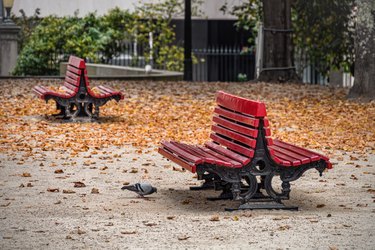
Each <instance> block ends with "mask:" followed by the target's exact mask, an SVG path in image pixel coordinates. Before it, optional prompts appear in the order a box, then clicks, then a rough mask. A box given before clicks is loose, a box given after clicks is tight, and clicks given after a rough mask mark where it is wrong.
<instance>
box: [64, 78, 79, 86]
mask: <svg viewBox="0 0 375 250" xmlns="http://www.w3.org/2000/svg"><path fill="white" fill-rule="evenodd" d="M65 82H68V83H70V84H71V85H75V86H77V87H78V86H79V84H80V78H78V79H76V80H74V79H72V78H70V77H69V76H65Z"/></svg>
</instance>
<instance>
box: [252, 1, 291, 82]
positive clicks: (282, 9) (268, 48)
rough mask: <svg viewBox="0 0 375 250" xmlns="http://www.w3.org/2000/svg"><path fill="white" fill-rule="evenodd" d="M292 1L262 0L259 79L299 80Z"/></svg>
mask: <svg viewBox="0 0 375 250" xmlns="http://www.w3.org/2000/svg"><path fill="white" fill-rule="evenodd" d="M291 1H292V0H262V3H263V25H264V42H263V62H262V69H261V72H260V75H259V78H258V80H259V81H265V82H287V81H289V82H290V81H298V76H297V74H296V70H295V68H294V67H293V66H294V60H293V44H292V30H291V29H292V28H291V26H292V25H291Z"/></svg>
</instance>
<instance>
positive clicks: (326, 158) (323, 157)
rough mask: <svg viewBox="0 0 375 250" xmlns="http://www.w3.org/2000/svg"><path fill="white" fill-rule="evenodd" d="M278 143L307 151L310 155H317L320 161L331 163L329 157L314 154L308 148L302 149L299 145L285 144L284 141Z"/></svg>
mask: <svg viewBox="0 0 375 250" xmlns="http://www.w3.org/2000/svg"><path fill="white" fill-rule="evenodd" d="M278 142H280V143H281V144H284V145H288V146H291V147H294V148H298V149H301V150H305V151H307V152H309V153H310V154H313V155H317V156H319V157H320V159H322V160H325V161H329V158H328V157H327V156H324V155H322V154H319V153H317V152H314V151H311V150H308V149H306V148H302V147H299V146H297V145H293V144H290V143H287V142H283V141H280V140H278Z"/></svg>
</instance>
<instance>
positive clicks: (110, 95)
mask: <svg viewBox="0 0 375 250" xmlns="http://www.w3.org/2000/svg"><path fill="white" fill-rule="evenodd" d="M61 89H62V90H63V91H64V93H62V92H57V91H54V90H51V89H49V88H47V87H44V86H35V87H34V88H33V90H34V92H35V93H36V94H37V95H38V97H39V98H41V99H43V100H45V101H46V102H48V101H49V100H51V99H52V100H54V101H55V102H56V108H57V110H60V113H59V114H57V115H58V116H62V117H63V118H68V119H70V120H73V121H74V120H75V119H76V118H78V117H81V118H89V119H97V118H98V117H99V107H101V106H103V105H104V104H106V103H107V102H108V101H110V100H116V101H117V102H118V101H120V100H122V99H124V95H123V94H122V93H121V92H119V91H116V90H113V89H111V88H110V87H106V86H102V85H101V86H98V87H97V89H98V93H96V92H94V91H93V90H92V89H91V88H90V84H89V80H88V77H87V70H86V63H85V61H84V60H83V59H81V58H79V57H75V56H70V57H69V61H68V64H67V71H66V75H65V79H64V83H63V86H62V87H61Z"/></svg>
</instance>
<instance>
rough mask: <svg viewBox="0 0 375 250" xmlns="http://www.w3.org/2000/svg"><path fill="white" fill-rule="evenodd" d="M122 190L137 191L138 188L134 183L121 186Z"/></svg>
mask: <svg viewBox="0 0 375 250" xmlns="http://www.w3.org/2000/svg"><path fill="white" fill-rule="evenodd" d="M121 189H122V190H129V191H133V192H137V191H138V189H137V187H136V186H135V185H128V186H123V187H122V188H121Z"/></svg>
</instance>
